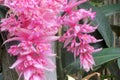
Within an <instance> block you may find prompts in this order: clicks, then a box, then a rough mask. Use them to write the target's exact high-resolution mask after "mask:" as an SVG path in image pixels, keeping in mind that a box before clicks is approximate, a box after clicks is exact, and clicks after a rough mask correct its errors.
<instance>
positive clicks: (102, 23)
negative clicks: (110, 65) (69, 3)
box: [80, 3, 114, 47]
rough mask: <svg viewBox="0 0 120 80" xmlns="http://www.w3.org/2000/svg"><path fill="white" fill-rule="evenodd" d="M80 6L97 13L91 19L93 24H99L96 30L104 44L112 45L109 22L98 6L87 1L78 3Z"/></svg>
mask: <svg viewBox="0 0 120 80" xmlns="http://www.w3.org/2000/svg"><path fill="white" fill-rule="evenodd" d="M80 8H85V9H90V8H92V9H93V11H95V12H96V13H97V14H96V18H95V20H94V21H93V24H95V25H99V27H98V31H99V32H100V34H101V35H102V37H103V39H104V40H105V42H106V45H107V46H108V47H111V46H113V43H114V37H113V33H112V30H111V27H110V23H109V22H108V19H107V18H106V16H105V15H104V13H103V12H102V11H101V10H100V9H99V8H97V7H94V6H92V5H90V4H89V3H85V4H83V5H80Z"/></svg>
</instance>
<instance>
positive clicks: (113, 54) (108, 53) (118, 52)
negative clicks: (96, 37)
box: [93, 48, 120, 67]
mask: <svg viewBox="0 0 120 80" xmlns="http://www.w3.org/2000/svg"><path fill="white" fill-rule="evenodd" d="M93 57H94V60H95V63H96V65H95V67H96V66H99V65H102V64H104V63H106V62H109V61H111V60H114V59H117V58H119V57H120V48H106V49H103V50H102V51H100V52H98V53H95V54H94V55H93Z"/></svg>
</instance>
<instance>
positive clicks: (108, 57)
mask: <svg viewBox="0 0 120 80" xmlns="http://www.w3.org/2000/svg"><path fill="white" fill-rule="evenodd" d="M93 57H94V59H95V63H96V65H95V66H94V67H97V66H100V65H102V64H105V63H107V62H109V61H112V60H115V59H117V58H119V57H120V48H106V49H103V50H102V51H100V52H97V53H95V54H94V55H93ZM79 63H80V62H79V59H77V60H76V61H74V62H72V63H71V64H69V65H68V66H66V67H65V68H64V70H65V71H66V72H67V73H74V72H75V71H78V70H80V64H79Z"/></svg>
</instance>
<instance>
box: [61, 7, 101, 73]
mask: <svg viewBox="0 0 120 80" xmlns="http://www.w3.org/2000/svg"><path fill="white" fill-rule="evenodd" d="M95 14H96V13H95V12H91V9H90V10H89V11H86V10H84V9H79V10H72V11H71V12H70V13H68V14H67V15H66V16H63V17H62V19H63V22H64V25H67V26H68V30H67V31H66V33H64V34H63V36H62V37H61V38H60V39H59V41H60V42H64V47H66V48H67V50H68V51H70V52H72V53H74V57H75V58H76V57H77V56H79V57H80V64H81V67H83V69H84V70H85V71H87V72H88V71H89V70H90V69H92V67H93V65H95V62H94V59H93V57H92V53H93V52H96V51H99V50H101V48H100V49H96V50H95V49H94V47H93V46H91V45H90V43H96V42H99V41H101V40H97V39H96V38H95V37H94V36H91V35H90V34H89V33H92V32H94V31H95V30H96V29H97V26H96V27H94V26H91V25H90V23H89V20H93V19H94V17H95ZM79 21H81V22H82V23H80V22H79Z"/></svg>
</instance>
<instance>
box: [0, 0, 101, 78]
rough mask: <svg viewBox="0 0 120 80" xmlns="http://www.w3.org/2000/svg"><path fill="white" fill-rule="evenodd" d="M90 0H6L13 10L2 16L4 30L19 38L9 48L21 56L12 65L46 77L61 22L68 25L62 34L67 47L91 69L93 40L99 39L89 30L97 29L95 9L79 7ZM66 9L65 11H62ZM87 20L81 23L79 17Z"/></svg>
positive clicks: (28, 74) (27, 74) (27, 75)
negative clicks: (92, 23) (94, 21)
mask: <svg viewBox="0 0 120 80" xmlns="http://www.w3.org/2000/svg"><path fill="white" fill-rule="evenodd" d="M86 1H87V0H69V1H68V0H4V5H6V6H7V7H9V8H10V10H11V11H12V14H9V16H7V17H6V18H4V19H2V20H1V22H2V24H1V25H0V27H1V31H5V30H6V31H8V32H9V36H8V40H6V41H5V42H4V43H6V42H9V41H13V40H17V41H19V44H16V45H12V46H10V48H9V49H8V52H9V53H10V54H11V55H13V56H17V60H16V62H15V63H14V64H13V65H12V66H11V67H10V68H11V69H13V68H15V69H16V71H17V72H18V74H19V76H20V77H21V75H24V79H25V80H45V71H46V70H47V71H53V70H54V69H55V65H54V64H53V62H52V61H51V60H50V59H49V58H50V57H52V56H55V55H54V54H53V51H52V50H51V47H52V42H53V41H56V40H58V39H59V36H55V34H56V33H57V32H58V30H59V28H61V26H68V27H69V29H68V30H67V32H66V33H65V34H64V35H63V36H62V37H60V39H59V41H60V42H64V47H67V50H68V51H71V52H73V53H74V55H75V57H77V56H80V63H81V66H82V67H83V68H84V69H85V70H86V71H89V70H90V69H92V66H93V65H94V64H95V63H94V60H93V57H92V53H93V52H95V51H96V50H95V49H94V47H92V46H90V45H89V43H96V42H98V41H100V40H97V39H96V38H94V37H93V36H91V35H89V34H88V33H91V32H94V31H95V30H96V28H97V27H93V26H91V25H90V24H89V23H88V20H89V19H91V20H93V19H94V17H95V12H91V9H90V10H89V11H87V10H84V9H78V10H76V9H75V7H76V6H78V5H80V4H82V3H84V2H86ZM62 13H65V14H63V15H61V14H62ZM81 20H83V23H82V24H80V23H79V21H81Z"/></svg>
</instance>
